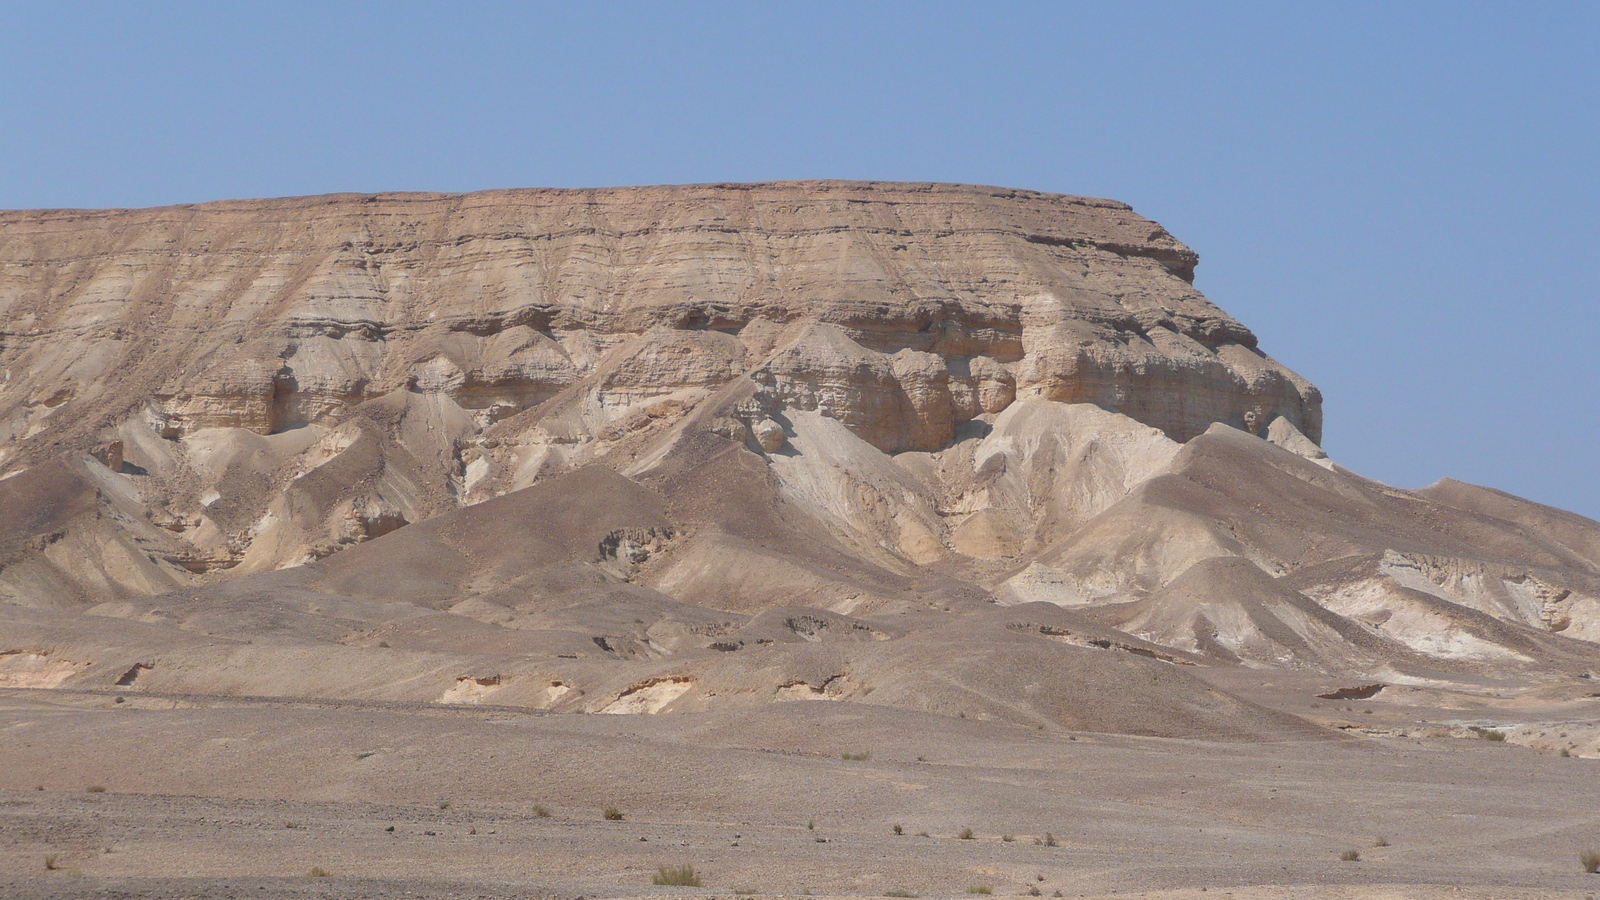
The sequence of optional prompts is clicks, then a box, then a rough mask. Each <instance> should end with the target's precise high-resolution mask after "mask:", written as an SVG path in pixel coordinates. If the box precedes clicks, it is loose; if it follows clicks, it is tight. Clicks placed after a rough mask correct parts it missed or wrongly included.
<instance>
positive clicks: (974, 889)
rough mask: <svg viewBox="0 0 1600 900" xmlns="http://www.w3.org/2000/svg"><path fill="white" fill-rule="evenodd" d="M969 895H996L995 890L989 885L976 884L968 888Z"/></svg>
mask: <svg viewBox="0 0 1600 900" xmlns="http://www.w3.org/2000/svg"><path fill="white" fill-rule="evenodd" d="M967 893H969V894H985V895H988V894H992V893H994V888H992V887H990V886H988V885H987V884H974V885H970V886H968V888H967Z"/></svg>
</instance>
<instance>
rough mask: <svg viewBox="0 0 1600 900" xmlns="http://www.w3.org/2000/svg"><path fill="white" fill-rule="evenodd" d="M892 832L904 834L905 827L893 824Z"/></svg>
mask: <svg viewBox="0 0 1600 900" xmlns="http://www.w3.org/2000/svg"><path fill="white" fill-rule="evenodd" d="M894 833H895V834H905V833H906V829H905V827H904V826H902V825H896V826H894Z"/></svg>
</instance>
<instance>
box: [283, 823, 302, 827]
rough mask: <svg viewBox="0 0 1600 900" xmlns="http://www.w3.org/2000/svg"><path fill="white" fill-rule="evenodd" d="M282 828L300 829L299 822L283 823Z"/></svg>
mask: <svg viewBox="0 0 1600 900" xmlns="http://www.w3.org/2000/svg"><path fill="white" fill-rule="evenodd" d="M283 827H285V828H299V827H300V823H299V822H285V823H283Z"/></svg>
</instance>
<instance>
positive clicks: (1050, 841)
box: [1033, 831, 1061, 847]
mask: <svg viewBox="0 0 1600 900" xmlns="http://www.w3.org/2000/svg"><path fill="white" fill-rule="evenodd" d="M1033 843H1034V846H1037V847H1059V846H1061V845H1060V844H1058V843H1056V836H1055V835H1053V834H1051V833H1050V832H1048V831H1046V832H1045V833H1044V837H1042V838H1034V839H1033Z"/></svg>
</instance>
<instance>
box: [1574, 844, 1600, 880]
mask: <svg viewBox="0 0 1600 900" xmlns="http://www.w3.org/2000/svg"><path fill="white" fill-rule="evenodd" d="M1578 862H1581V863H1583V870H1584V871H1585V872H1588V873H1589V874H1590V875H1594V874H1596V873H1600V850H1585V851H1583V852H1582V853H1579V854H1578Z"/></svg>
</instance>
